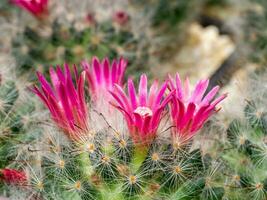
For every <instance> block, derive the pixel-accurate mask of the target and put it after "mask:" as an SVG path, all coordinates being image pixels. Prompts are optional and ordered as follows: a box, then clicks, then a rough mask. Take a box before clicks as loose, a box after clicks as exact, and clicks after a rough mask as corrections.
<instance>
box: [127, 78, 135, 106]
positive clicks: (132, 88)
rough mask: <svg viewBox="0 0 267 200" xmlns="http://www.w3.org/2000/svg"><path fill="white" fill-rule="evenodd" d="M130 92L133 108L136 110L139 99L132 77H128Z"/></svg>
mask: <svg viewBox="0 0 267 200" xmlns="http://www.w3.org/2000/svg"><path fill="white" fill-rule="evenodd" d="M128 94H129V98H130V100H131V106H132V109H133V110H135V109H136V108H137V99H136V92H135V88H134V83H133V80H132V79H128Z"/></svg>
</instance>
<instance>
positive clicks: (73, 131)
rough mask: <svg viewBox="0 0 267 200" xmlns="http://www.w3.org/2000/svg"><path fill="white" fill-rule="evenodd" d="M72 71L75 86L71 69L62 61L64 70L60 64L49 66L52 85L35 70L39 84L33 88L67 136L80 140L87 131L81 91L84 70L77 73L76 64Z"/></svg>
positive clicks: (84, 105)
mask: <svg viewBox="0 0 267 200" xmlns="http://www.w3.org/2000/svg"><path fill="white" fill-rule="evenodd" d="M74 71H75V79H76V87H75V84H74V83H73V81H72V75H71V72H70V69H69V67H68V65H67V64H65V65H64V72H63V71H62V70H61V68H60V67H59V66H58V67H57V69H56V70H54V69H53V68H50V77H51V81H52V85H53V88H52V87H51V85H50V84H49V83H48V82H47V80H46V79H45V77H44V76H43V75H42V74H41V73H39V72H37V76H38V79H39V82H40V84H41V87H40V88H38V87H36V86H34V87H33V88H32V91H33V92H34V93H35V94H36V95H37V96H39V97H40V99H41V100H42V102H43V103H44V104H45V105H46V107H47V108H48V109H49V110H50V113H51V116H52V119H53V120H54V121H55V122H56V124H57V125H58V126H59V127H60V128H62V129H63V130H64V132H65V133H66V135H67V136H68V137H69V138H70V139H73V140H79V138H80V137H81V136H82V135H83V134H86V132H87V130H88V114H87V112H88V111H87V105H86V102H85V94H84V77H85V72H83V73H82V74H81V75H80V76H79V75H78V72H77V70H76V67H74Z"/></svg>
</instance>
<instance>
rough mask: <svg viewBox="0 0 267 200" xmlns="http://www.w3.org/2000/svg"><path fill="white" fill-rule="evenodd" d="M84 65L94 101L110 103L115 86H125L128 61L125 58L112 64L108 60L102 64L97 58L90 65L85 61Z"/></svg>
mask: <svg viewBox="0 0 267 200" xmlns="http://www.w3.org/2000/svg"><path fill="white" fill-rule="evenodd" d="M82 65H83V68H84V69H85V71H86V75H87V80H88V82H89V91H90V94H91V97H92V101H93V102H99V101H101V100H105V101H106V102H109V100H110V99H111V95H110V93H109V91H110V90H112V89H113V86H114V84H117V85H119V86H122V84H123V79H124V74H125V69H126V66H127V62H126V60H124V59H123V58H121V59H119V60H113V61H112V64H111V63H110V61H109V60H108V58H105V59H104V60H103V61H102V62H100V61H99V59H98V58H97V57H94V58H93V59H92V62H91V63H90V64H89V63H88V62H85V61H84V62H82Z"/></svg>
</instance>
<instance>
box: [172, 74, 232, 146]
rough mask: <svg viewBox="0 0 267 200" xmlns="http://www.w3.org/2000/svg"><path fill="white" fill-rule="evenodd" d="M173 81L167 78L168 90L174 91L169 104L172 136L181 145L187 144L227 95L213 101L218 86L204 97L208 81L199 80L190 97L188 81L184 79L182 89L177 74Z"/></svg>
mask: <svg viewBox="0 0 267 200" xmlns="http://www.w3.org/2000/svg"><path fill="white" fill-rule="evenodd" d="M175 79H176V80H175V81H174V80H173V79H172V77H171V76H169V83H170V84H169V85H170V90H171V91H172V90H174V91H175V95H174V98H173V99H172V101H171V104H170V105H171V106H170V108H171V109H170V113H171V119H172V124H173V126H174V127H175V128H173V129H172V130H173V131H172V134H173V137H174V138H176V139H177V140H178V141H179V143H180V144H182V143H187V142H188V141H189V140H190V139H191V138H192V137H193V136H194V135H195V134H196V132H197V131H198V130H199V129H200V128H201V127H202V126H203V125H204V123H205V122H206V121H207V119H208V118H209V117H210V116H211V115H212V114H214V113H215V112H217V111H218V110H219V109H216V108H215V107H216V105H217V104H219V103H220V102H221V101H222V100H223V99H224V98H226V96H227V95H226V94H223V95H221V96H220V97H218V98H216V99H214V97H215V95H216V94H217V92H218V90H219V86H216V87H214V88H213V89H212V90H211V91H210V92H209V93H207V94H206V95H205V92H206V90H207V87H208V85H209V80H200V81H199V82H198V83H197V84H196V86H195V89H194V91H193V92H192V94H191V95H190V90H189V79H188V78H187V79H186V81H185V83H184V87H183V86H182V82H181V79H180V77H179V74H178V73H177V74H176V76H175ZM213 99H214V100H213Z"/></svg>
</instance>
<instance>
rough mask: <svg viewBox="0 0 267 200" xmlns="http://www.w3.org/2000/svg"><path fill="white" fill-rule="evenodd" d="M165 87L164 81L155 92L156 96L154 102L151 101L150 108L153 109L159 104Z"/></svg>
mask: <svg viewBox="0 0 267 200" xmlns="http://www.w3.org/2000/svg"><path fill="white" fill-rule="evenodd" d="M166 89H167V83H166V82H165V83H164V84H163V85H162V86H161V88H160V90H159V91H158V93H157V97H156V99H155V101H154V103H153V107H152V110H153V111H154V110H155V109H156V108H157V107H158V106H159V105H160V101H161V99H162V97H163V95H164V93H165V91H166Z"/></svg>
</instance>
